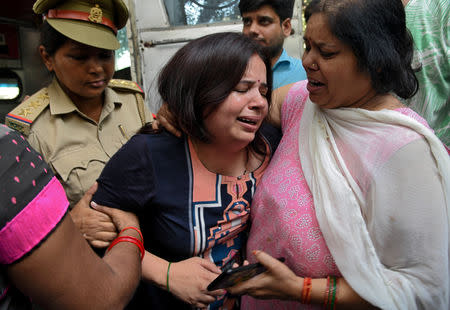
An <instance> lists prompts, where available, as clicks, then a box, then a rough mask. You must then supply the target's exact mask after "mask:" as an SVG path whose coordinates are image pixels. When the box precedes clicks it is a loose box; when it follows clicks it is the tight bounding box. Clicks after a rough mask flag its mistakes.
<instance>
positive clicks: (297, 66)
mask: <svg viewBox="0 0 450 310" xmlns="http://www.w3.org/2000/svg"><path fill="white" fill-rule="evenodd" d="M239 10H240V13H241V16H242V22H243V29H242V32H243V33H244V34H245V35H246V36H248V37H250V38H252V39H254V40H255V41H257V42H258V43H259V44H261V45H262V46H264V47H265V48H266V49H267V51H268V52H269V55H270V57H271V61H272V70H273V89H277V88H279V87H281V86H284V85H286V84H290V83H294V82H298V81H300V80H305V79H306V72H305V70H304V69H303V66H302V61H301V60H300V59H298V58H294V57H290V56H289V55H288V54H287V53H286V51H285V50H284V48H283V43H284V39H285V38H287V37H288V36H289V35H290V34H291V32H292V25H291V18H292V13H293V11H294V0H272V1H271V0H241V1H240V2H239Z"/></svg>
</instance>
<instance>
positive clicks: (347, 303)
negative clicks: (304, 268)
mask: <svg viewBox="0 0 450 310" xmlns="http://www.w3.org/2000/svg"><path fill="white" fill-rule="evenodd" d="M336 280H337V282H336V297H335V298H334V300H335V305H336V309H355V310H359V309H361V310H367V309H377V308H376V307H374V306H372V305H371V304H369V303H368V302H367V301H365V300H364V299H362V298H361V297H360V296H359V295H358V294H357V293H356V292H355V291H354V290H353V289H352V288H351V287H350V285H349V284H348V283H347V281H346V280H345V279H344V278H336ZM303 283H304V278H300V277H297V281H296V282H295V283H292V284H291V285H290V286H287V290H290V293H289V294H290V295H291V297H292V299H293V300H296V301H299V302H301V297H302V290H303ZM329 289H330V288H329V284H328V281H327V278H317V279H312V281H311V299H310V303H311V304H319V305H320V304H322V305H323V304H324V303H325V298H326V297H327V294H326V292H327V291H328V290H329Z"/></svg>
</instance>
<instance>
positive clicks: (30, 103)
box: [5, 88, 50, 136]
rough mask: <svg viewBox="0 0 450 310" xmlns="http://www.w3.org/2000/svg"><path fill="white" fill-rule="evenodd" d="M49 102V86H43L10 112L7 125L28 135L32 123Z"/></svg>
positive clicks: (6, 119)
mask: <svg viewBox="0 0 450 310" xmlns="http://www.w3.org/2000/svg"><path fill="white" fill-rule="evenodd" d="M49 103H50V99H49V96H48V92H47V88H43V89H42V90H40V91H39V92H37V93H36V94H34V95H33V96H31V97H30V98H28V99H27V100H25V101H23V102H22V103H21V104H19V105H18V106H17V107H15V108H14V109H13V110H12V111H11V112H9V113H8V114H7V115H6V117H5V125H7V126H8V127H10V128H12V129H15V130H17V131H19V132H21V133H22V134H24V135H26V136H27V135H28V134H29V133H30V127H31V124H32V123H33V122H34V120H35V119H36V118H37V117H38V116H39V114H41V113H42V111H44V109H45V108H46V107H47V106H48V105H49Z"/></svg>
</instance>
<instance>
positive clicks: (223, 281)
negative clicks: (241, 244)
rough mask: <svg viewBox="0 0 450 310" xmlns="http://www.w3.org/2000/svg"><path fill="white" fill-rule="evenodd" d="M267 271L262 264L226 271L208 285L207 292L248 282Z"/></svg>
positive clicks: (282, 260) (282, 259) (281, 258)
mask: <svg viewBox="0 0 450 310" xmlns="http://www.w3.org/2000/svg"><path fill="white" fill-rule="evenodd" d="M278 260H279V261H281V262H284V257H280V258H278ZM266 270H267V269H266V267H264V266H263V265H262V264H261V263H255V264H249V265H245V266H240V267H237V268H229V269H226V270H224V271H223V272H222V273H221V274H220V275H219V276H218V277H217V278H215V279H214V281H212V282H211V283H210V284H209V285H208V287H207V290H208V291H214V290H217V289H220V288H226V287H230V286H234V285H236V284H238V283H240V282H243V281H247V280H248V279H251V278H253V277H254V276H256V275H258V274H260V273H263V272H264V271H266Z"/></svg>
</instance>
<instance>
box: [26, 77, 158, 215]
mask: <svg viewBox="0 0 450 310" xmlns="http://www.w3.org/2000/svg"><path fill="white" fill-rule="evenodd" d="M48 97H49V100H50V103H49V105H48V106H47V107H46V109H45V110H44V111H43V112H42V113H41V114H40V115H39V117H38V118H37V119H36V120H35V121H34V122H33V123H32V125H31V129H30V134H29V136H28V141H29V142H30V144H31V145H32V146H33V147H34V148H35V149H36V150H37V151H39V152H40V153H41V154H42V155H43V156H44V160H45V161H47V163H48V164H49V165H50V166H51V167H52V169H53V171H54V173H55V175H56V176H57V177H58V179H59V180H60V182H61V183H62V185H63V187H64V190H65V191H66V194H67V197H68V199H69V202H70V206H71V207H73V206H74V205H75V204H76V203H77V202H78V201H79V200H80V199H81V197H82V196H83V194H84V193H85V192H86V190H88V189H89V187H90V186H91V185H92V184H93V183H94V182H95V181H96V179H97V178H98V177H99V175H100V172H101V171H102V169H103V167H104V166H105V164H106V162H107V161H108V160H109V158H111V156H112V155H114V153H115V152H116V151H117V150H118V149H119V148H120V147H121V146H122V145H123V144H125V142H127V140H128V139H129V138H130V137H131V136H132V135H133V134H135V133H136V131H137V130H138V129H139V128H140V127H141V126H142V121H141V118H140V116H139V112H138V107H137V103H136V97H135V93H133V92H132V91H129V92H124V91H115V90H114V89H113V88H110V87H107V88H106V89H105V103H104V106H103V109H102V113H101V116H100V120H99V122H98V123H96V122H95V121H93V120H92V119H90V118H88V117H87V116H86V115H84V114H83V113H81V112H80V111H79V110H78V109H77V107H76V106H75V105H74V104H73V102H72V101H71V100H70V98H69V97H68V96H67V95H66V93H65V92H64V91H63V90H62V89H61V87H60V86H59V84H58V82H57V81H56V80H54V81H53V82H52V83H51V84H50V86H49V87H48ZM32 99H33V97H30V98H29V99H28V100H32ZM151 120H152V117H151V113H150V112H149V111H148V110H147V109H145V121H146V122H149V121H151Z"/></svg>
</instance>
